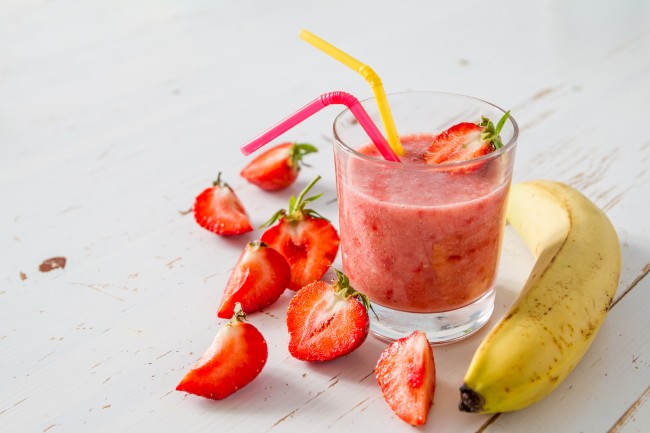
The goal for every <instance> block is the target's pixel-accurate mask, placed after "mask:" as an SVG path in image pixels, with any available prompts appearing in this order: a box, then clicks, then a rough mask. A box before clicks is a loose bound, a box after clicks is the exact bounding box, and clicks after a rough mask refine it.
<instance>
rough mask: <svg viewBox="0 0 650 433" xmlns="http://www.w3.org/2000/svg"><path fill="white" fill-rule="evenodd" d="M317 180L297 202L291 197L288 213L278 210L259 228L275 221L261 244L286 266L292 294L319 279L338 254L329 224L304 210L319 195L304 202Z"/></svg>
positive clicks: (310, 210) (337, 244)
mask: <svg viewBox="0 0 650 433" xmlns="http://www.w3.org/2000/svg"><path fill="white" fill-rule="evenodd" d="M319 179H320V176H318V177H316V179H314V180H313V181H312V182H311V183H310V184H309V185H307V187H305V189H304V190H303V191H302V192H301V193H300V195H299V196H298V198H297V199H296V197H295V196H292V197H291V199H290V200H289V209H288V211H286V210H284V209H281V210H279V211H278V212H276V213H275V214H274V215H273V217H271V219H270V220H269V221H268V222H266V223H265V224H264V225H263V226H262V227H268V226H271V225H272V224H273V223H275V222H276V221H277V224H276V225H275V226H273V227H270V228H268V229H267V230H266V231H265V232H264V233H263V234H262V237H261V240H262V242H264V243H266V244H268V245H269V246H270V247H271V248H273V249H275V250H277V251H278V252H280V254H282V255H283V256H284V257H285V258H286V259H287V262H289V266H290V267H291V281H290V282H289V288H290V289H291V290H299V289H300V288H301V287H302V286H304V285H305V284H308V283H311V282H313V281H316V280H318V279H320V278H321V277H322V276H323V275H324V274H325V272H326V271H327V268H328V267H329V266H330V265H331V264H332V262H333V261H334V259H335V258H336V254H337V252H338V248H339V235H338V233H337V231H336V229H335V228H334V226H333V225H332V223H330V222H329V221H328V220H327V219H325V218H323V217H322V216H321V215H319V214H318V213H317V212H316V211H314V210H313V209H305V205H306V204H307V203H309V202H312V201H314V200H316V199H318V198H319V197H320V196H321V195H322V194H318V195H316V196H313V197H309V198H306V199H305V198H304V197H305V195H306V194H307V192H308V191H309V190H310V189H311V187H312V186H314V184H315V183H316V182H318V180H319Z"/></svg>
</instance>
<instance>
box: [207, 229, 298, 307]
mask: <svg viewBox="0 0 650 433" xmlns="http://www.w3.org/2000/svg"><path fill="white" fill-rule="evenodd" d="M290 278H291V269H290V268H289V263H287V260H286V259H285V258H284V256H283V255H282V254H280V253H279V252H277V251H275V250H274V249H273V248H271V247H269V246H268V245H267V244H265V243H264V242H261V241H253V242H250V243H249V244H248V245H247V246H246V249H245V250H244V251H243V252H242V254H241V255H240V256H239V260H237V264H235V268H234V269H233V271H232V273H231V274H230V278H229V279H228V284H226V289H225V290H224V293H223V298H222V299H221V305H220V306H219V311H218V312H217V316H219V317H221V318H224V319H227V318H228V317H231V316H232V314H233V311H234V308H235V305H236V303H240V304H241V307H242V308H243V309H244V310H245V311H247V312H248V313H252V312H254V311H259V310H261V309H262V308H264V307H266V306H268V305H271V304H272V303H274V302H275V301H277V300H278V298H279V297H280V295H282V293H283V292H284V289H286V288H287V286H288V285H289V280H290Z"/></svg>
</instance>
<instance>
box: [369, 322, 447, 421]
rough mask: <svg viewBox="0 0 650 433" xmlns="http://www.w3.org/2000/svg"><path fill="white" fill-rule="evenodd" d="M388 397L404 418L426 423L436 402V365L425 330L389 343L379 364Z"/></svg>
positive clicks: (379, 375)
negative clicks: (433, 403) (434, 398)
mask: <svg viewBox="0 0 650 433" xmlns="http://www.w3.org/2000/svg"><path fill="white" fill-rule="evenodd" d="M375 374H376V375H377V382H379V386H380V387H381V391H382V393H383V395H384V399H385V400H386V402H387V403H388V404H389V406H390V407H391V408H392V409H393V411H394V412H395V413H396V414H397V416H399V417H400V418H401V419H402V420H404V421H406V422H407V423H409V424H411V425H422V424H424V423H425V422H426V421H427V415H428V414H429V409H430V408H431V403H432V402H433V393H434V391H435V388H436V366H435V362H434V359H433V350H432V349H431V345H430V344H429V341H428V340H427V336H426V334H425V333H424V332H422V331H415V332H413V333H412V334H411V335H409V336H408V337H404V338H401V339H399V340H397V341H395V342H394V343H393V344H391V345H390V346H388V348H386V350H384V352H383V353H382V354H381V356H380V358H379V361H378V362H377V366H376V367H375Z"/></svg>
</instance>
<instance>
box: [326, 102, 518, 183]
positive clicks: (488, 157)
mask: <svg viewBox="0 0 650 433" xmlns="http://www.w3.org/2000/svg"><path fill="white" fill-rule="evenodd" d="M414 94H430V95H439V96H447V97H454V98H462V99H468V100H471V101H474V102H481V103H483V104H487V105H489V106H491V107H494V108H496V109H497V110H499V111H500V112H501V113H503V114H505V113H506V110H504V109H503V108H501V107H499V106H498V105H496V104H493V103H491V102H488V101H486V100H484V99H480V98H475V97H473V96H467V95H463V94H460V93H453V92H438V91H428V90H413V91H406V92H395V93H387V94H386V96H387V97H391V96H403V95H414ZM372 100H375V98H374V97H370V98H366V99H363V100H360V101H359V102H360V103H364V102H368V101H372ZM348 113H351V111H350V109H349V108H346V109H344V110H343V111H341V112H340V113H339V114H338V115H337V116H336V117H335V118H334V123H333V124H332V130H333V133H334V141H335V143H336V145H337V146H338V147H340V148H341V149H342V150H343V151H345V152H347V153H348V154H351V155H353V156H355V157H357V158H359V159H362V160H366V161H368V162H370V163H373V164H381V165H387V166H392V167H396V168H397V167H401V168H402V169H407V170H434V171H438V170H446V169H450V168H459V167H463V166H466V165H473V164H476V163H477V162H480V161H489V160H492V159H496V158H498V157H499V156H501V155H503V154H505V153H508V152H509V151H510V150H511V149H512V148H514V147H515V145H516V143H517V138H518V137H519V125H518V124H517V121H516V120H515V119H514V118H513V117H512V116H508V120H507V121H508V122H510V123H511V124H512V128H513V133H512V137H511V138H510V140H508V142H507V143H505V144H504V145H503V147H500V148H498V149H496V150H494V151H492V152H490V153H488V154H486V155H483V156H480V157H478V158H474V159H470V160H468V161H457V162H443V163H437V164H404V163H402V162H397V161H388V160H385V159H383V158H382V157H381V156H380V155H375V156H372V155H366V154H364V153H361V152H358V151H357V150H355V149H353V148H352V147H350V146H348V145H347V144H345V143H344V142H343V140H342V139H341V137H340V136H339V134H338V132H337V129H336V125H337V124H338V123H340V121H341V119H342V118H343V116H345V115H347V114H348ZM426 132H427V131H413V132H411V133H413V134H420V133H426ZM368 142H372V140H371V139H370V137H368Z"/></svg>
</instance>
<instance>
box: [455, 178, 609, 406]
mask: <svg viewBox="0 0 650 433" xmlns="http://www.w3.org/2000/svg"><path fill="white" fill-rule="evenodd" d="M506 216H507V220H508V222H509V223H510V224H511V225H512V227H513V228H514V229H515V231H516V232H517V233H518V234H519V235H520V236H521V237H522V239H523V240H524V242H525V243H526V245H527V246H528V248H529V249H530V250H531V251H532V253H533V255H534V256H535V257H536V259H537V261H536V263H535V266H534V267H533V270H532V271H531V273H530V276H529V277H528V281H526V284H525V286H524V288H523V289H522V292H521V294H520V295H519V297H518V298H517V300H516V301H515V302H514V304H513V305H512V307H511V308H510V310H509V311H508V312H507V313H506V315H505V316H504V317H503V319H501V321H500V322H499V323H497V325H496V326H495V327H494V329H492V331H491V332H490V333H489V334H488V336H487V337H486V338H485V340H483V341H482V342H481V345H480V346H479V348H478V349H477V351H476V353H475V354H474V358H473V359H472V361H471V364H470V366H469V369H468V371H467V373H466V375H465V379H464V382H465V383H464V385H463V386H462V387H461V389H460V391H461V403H460V405H459V408H460V410H462V411H465V412H483V413H490V412H507V411H513V410H517V409H522V408H524V407H526V406H528V405H530V404H532V403H534V402H536V401H539V400H540V399H542V398H544V397H545V396H546V395H548V394H549V393H550V392H551V391H552V390H553V389H555V387H557V386H558V385H559V384H560V383H561V382H562V381H563V380H564V379H565V378H566V377H567V376H568V375H569V373H571V371H572V370H573V368H574V367H575V366H576V364H578V362H579V361H580V359H581V358H582V356H583V355H584V354H585V352H586V351H587V349H588V348H589V346H590V344H591V342H592V341H593V339H594V337H595V336H596V333H597V331H598V329H599V327H600V325H601V324H602V322H603V320H604V318H605V315H606V314H607V311H608V309H609V305H610V302H611V300H612V298H613V296H614V293H615V292H616V288H617V287H618V279H619V276H620V271H621V251H620V246H619V242H618V237H617V235H616V231H615V230H614V228H613V227H612V224H611V223H610V221H609V219H608V218H607V216H606V215H605V213H604V212H603V211H602V210H600V209H599V208H598V207H597V206H596V205H595V204H594V203H592V202H591V201H589V199H587V198H586V197H585V196H583V195H582V194H580V193H579V192H578V191H576V190H575V189H573V188H571V187H569V186H568V185H564V184H562V183H558V182H552V181H543V180H538V181H531V182H524V183H520V184H516V185H513V186H512V188H511V191H510V197H509V201H508V210H507V214H506Z"/></svg>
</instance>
